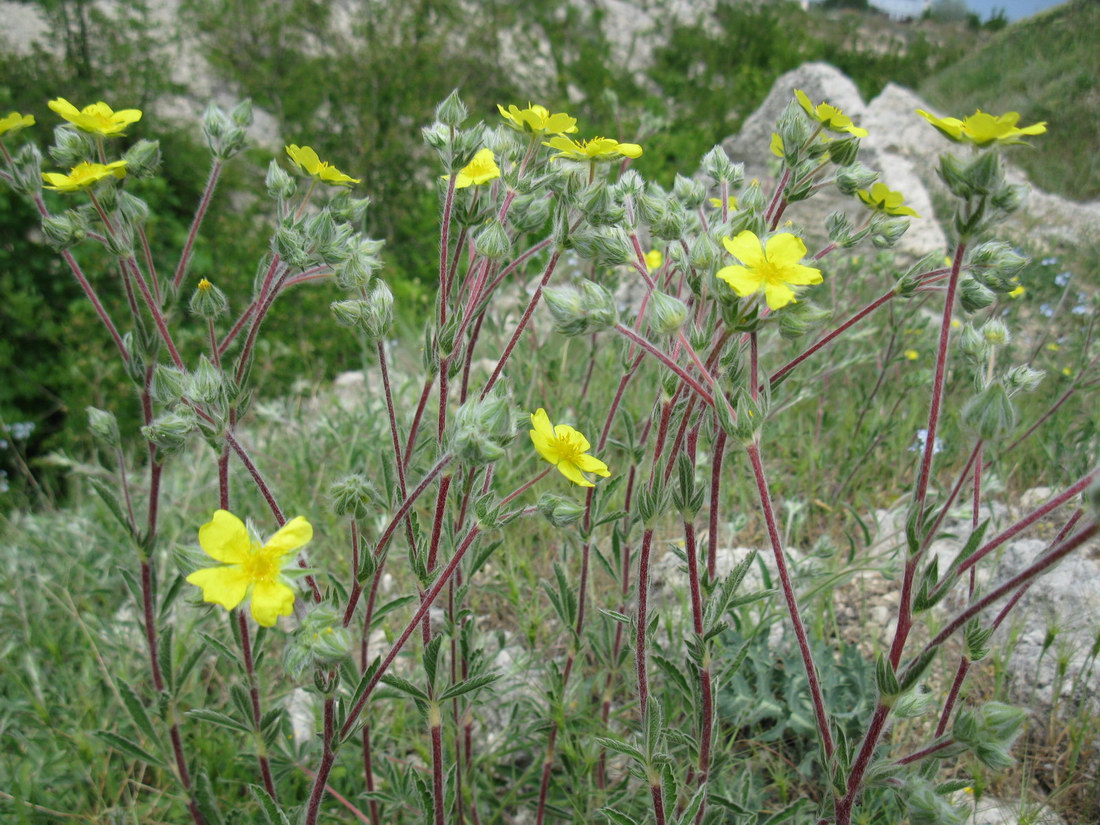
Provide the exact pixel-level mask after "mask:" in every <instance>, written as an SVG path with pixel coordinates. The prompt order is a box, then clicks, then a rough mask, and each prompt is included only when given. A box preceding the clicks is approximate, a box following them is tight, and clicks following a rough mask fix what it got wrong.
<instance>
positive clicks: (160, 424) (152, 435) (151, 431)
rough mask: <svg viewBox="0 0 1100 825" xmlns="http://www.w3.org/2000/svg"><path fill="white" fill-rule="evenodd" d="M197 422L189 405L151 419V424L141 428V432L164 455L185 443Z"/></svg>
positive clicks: (178, 449) (173, 451)
mask: <svg viewBox="0 0 1100 825" xmlns="http://www.w3.org/2000/svg"><path fill="white" fill-rule="evenodd" d="M197 423H198V422H197V419H196V418H195V413H194V412H193V411H192V410H191V408H190V407H180V408H179V409H177V410H173V411H172V412H166V413H164V414H163V415H160V416H158V417H157V418H155V419H153V423H152V424H148V425H146V426H144V427H142V428H141V434H142V436H143V437H144V438H145V440H146V441H151V442H152V443H153V444H155V445H157V447H158V448H159V449H160V450H162V451H163V452H164V453H165V454H166V455H172V454H174V453H178V452H179V451H180V450H181V449H183V447H184V445H186V444H187V436H188V435H190V433H191V431H192V430H193V429H195V425H196V424H197Z"/></svg>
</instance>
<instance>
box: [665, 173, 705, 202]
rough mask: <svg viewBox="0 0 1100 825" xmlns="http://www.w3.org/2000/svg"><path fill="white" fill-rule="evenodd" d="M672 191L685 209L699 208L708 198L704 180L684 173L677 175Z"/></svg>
mask: <svg viewBox="0 0 1100 825" xmlns="http://www.w3.org/2000/svg"><path fill="white" fill-rule="evenodd" d="M672 193H673V195H675V196H676V199H677V200H679V201H680V203H682V204H683V205H684V208H685V209H698V208H699V207H701V206H702V205H703V202H704V201H705V200H706V199H707V187H706V186H704V185H703V182H702V181H698V180H695V179H693V178H688V177H685V176H684V175H677V176H676V180H675V181H674V182H673V184H672Z"/></svg>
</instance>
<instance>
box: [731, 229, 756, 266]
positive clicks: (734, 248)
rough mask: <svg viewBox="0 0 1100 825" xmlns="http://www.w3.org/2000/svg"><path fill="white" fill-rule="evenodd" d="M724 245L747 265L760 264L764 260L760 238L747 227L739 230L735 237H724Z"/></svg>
mask: <svg viewBox="0 0 1100 825" xmlns="http://www.w3.org/2000/svg"><path fill="white" fill-rule="evenodd" d="M722 246H724V247H725V248H726V251H727V252H729V253H730V254H731V255H732V256H733V257H735V258H737V260H739V261H740V262H741V263H743V264H745V265H746V266H758V265H759V264H761V263H763V262H764V249H763V247H762V246H761V244H760V239H759V238H758V237H756V234H755V233H753V232H750V231H749V230H747V229H746V230H744V231H742V232H738V233H737V237H735V238H722Z"/></svg>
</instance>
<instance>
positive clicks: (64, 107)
mask: <svg viewBox="0 0 1100 825" xmlns="http://www.w3.org/2000/svg"><path fill="white" fill-rule="evenodd" d="M46 105H47V106H49V107H50V108H51V109H52V110H53V111H55V112H56V113H57V114H59V115H61V117H63V118H65V120H71V119H72V118H74V117H76V116H77V115H79V114H80V110H79V109H77V108H76V107H75V106H74V105H73V104H71V103H69V101H67V100H66V99H65V98H63V97H59V98H56V99H54V100H51V101H50V102H49V103H47V104H46Z"/></svg>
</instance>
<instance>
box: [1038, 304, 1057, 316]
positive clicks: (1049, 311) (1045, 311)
mask: <svg viewBox="0 0 1100 825" xmlns="http://www.w3.org/2000/svg"><path fill="white" fill-rule="evenodd" d="M1039 314H1041V315H1042V316H1044V317H1045V318H1050V317H1051V316H1052V315H1054V307H1052V306H1051V305H1050V304H1042V305H1040V307H1039Z"/></svg>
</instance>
